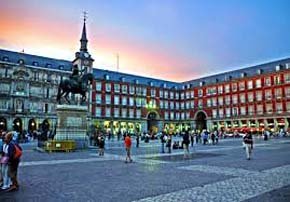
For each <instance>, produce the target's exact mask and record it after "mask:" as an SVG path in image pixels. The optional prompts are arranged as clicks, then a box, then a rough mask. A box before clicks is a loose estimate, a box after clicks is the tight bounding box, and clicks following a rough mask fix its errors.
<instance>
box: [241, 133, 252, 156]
mask: <svg viewBox="0 0 290 202" xmlns="http://www.w3.org/2000/svg"><path fill="white" fill-rule="evenodd" d="M243 141H244V145H245V147H246V156H247V159H248V160H250V159H251V154H252V150H253V138H252V135H251V134H250V133H247V132H246V135H245V136H244V138H243Z"/></svg>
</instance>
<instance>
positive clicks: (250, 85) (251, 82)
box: [247, 80, 253, 89]
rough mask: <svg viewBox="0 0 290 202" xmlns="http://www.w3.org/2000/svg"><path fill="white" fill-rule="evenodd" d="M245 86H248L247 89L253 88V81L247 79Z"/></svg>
mask: <svg viewBox="0 0 290 202" xmlns="http://www.w3.org/2000/svg"><path fill="white" fill-rule="evenodd" d="M247 87H248V89H253V81H252V80H250V81H248V83H247Z"/></svg>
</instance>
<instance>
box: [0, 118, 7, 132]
mask: <svg viewBox="0 0 290 202" xmlns="http://www.w3.org/2000/svg"><path fill="white" fill-rule="evenodd" d="M0 130H4V131H6V130H7V121H6V119H5V118H4V117H0Z"/></svg>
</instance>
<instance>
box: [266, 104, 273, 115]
mask: <svg viewBox="0 0 290 202" xmlns="http://www.w3.org/2000/svg"><path fill="white" fill-rule="evenodd" d="M266 112H267V114H272V113H273V108H272V104H267V105H266Z"/></svg>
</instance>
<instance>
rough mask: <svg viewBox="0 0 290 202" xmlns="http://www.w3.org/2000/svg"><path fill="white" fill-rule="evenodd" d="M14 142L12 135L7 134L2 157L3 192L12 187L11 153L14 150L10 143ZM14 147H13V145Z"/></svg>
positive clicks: (0, 161)
mask: <svg viewBox="0 0 290 202" xmlns="http://www.w3.org/2000/svg"><path fill="white" fill-rule="evenodd" d="M11 140H12V133H7V134H5V138H4V144H3V148H2V152H1V153H2V155H1V160H0V163H1V172H2V179H3V183H2V187H1V189H2V190H7V189H8V188H9V187H10V184H11V179H10V177H9V170H8V169H9V166H8V163H9V157H10V155H9V152H10V153H11V150H12V148H11V147H10V145H12V144H10V142H11ZM12 146H13V145H12Z"/></svg>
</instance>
